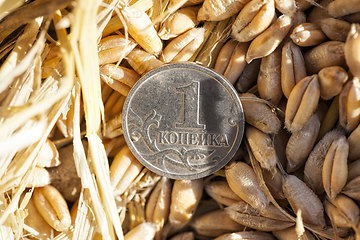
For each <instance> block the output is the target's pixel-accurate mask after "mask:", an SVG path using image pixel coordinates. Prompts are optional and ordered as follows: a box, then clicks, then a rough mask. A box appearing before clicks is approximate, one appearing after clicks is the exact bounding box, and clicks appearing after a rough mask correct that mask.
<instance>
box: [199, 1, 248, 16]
mask: <svg viewBox="0 0 360 240" xmlns="http://www.w3.org/2000/svg"><path fill="white" fill-rule="evenodd" d="M247 2H249V1H248V0H242V1H238V0H205V1H204V3H203V5H202V6H201V8H200V10H199V13H198V16H197V19H198V20H199V21H221V20H224V19H226V18H229V17H231V16H233V15H235V14H236V13H238V12H239V11H240V9H241V8H243V7H244V4H245V3H247Z"/></svg>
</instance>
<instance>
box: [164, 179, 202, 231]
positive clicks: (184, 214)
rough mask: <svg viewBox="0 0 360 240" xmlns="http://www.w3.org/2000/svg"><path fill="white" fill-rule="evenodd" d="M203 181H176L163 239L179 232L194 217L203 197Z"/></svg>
mask: <svg viewBox="0 0 360 240" xmlns="http://www.w3.org/2000/svg"><path fill="white" fill-rule="evenodd" d="M202 192H203V179H197V180H175V182H174V185H173V189H172V192H171V204H170V214H169V220H168V223H167V224H166V225H165V227H164V230H163V232H162V237H166V236H167V235H170V234H173V233H176V232H178V231H179V230H180V229H181V228H183V227H184V226H185V225H186V224H187V223H188V222H189V221H190V219H191V217H192V216H193V214H194V212H195V210H196V208H197V206H198V204H199V202H200V199H201V196H202Z"/></svg>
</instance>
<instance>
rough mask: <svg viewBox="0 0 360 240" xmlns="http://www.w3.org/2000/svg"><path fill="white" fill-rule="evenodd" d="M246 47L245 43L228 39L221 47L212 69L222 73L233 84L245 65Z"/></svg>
mask: <svg viewBox="0 0 360 240" xmlns="http://www.w3.org/2000/svg"><path fill="white" fill-rule="evenodd" d="M247 48H248V44H247V43H239V42H237V41H235V40H230V41H229V42H227V43H226V44H225V45H224V46H223V47H222V48H221V50H220V53H219V55H218V57H217V59H216V63H215V67H214V70H215V71H217V72H218V73H220V74H223V75H224V77H226V79H227V80H229V82H230V83H231V84H234V83H235V82H236V80H237V79H238V78H239V77H240V75H241V73H242V72H243V69H244V67H245V65H246V61H245V55H246V51H247Z"/></svg>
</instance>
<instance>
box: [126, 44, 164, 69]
mask: <svg viewBox="0 0 360 240" xmlns="http://www.w3.org/2000/svg"><path fill="white" fill-rule="evenodd" d="M126 59H127V61H128V63H129V64H130V66H131V67H132V68H133V69H134V70H135V71H136V72H137V73H138V74H140V75H143V74H145V73H147V72H149V71H150V70H153V69H155V68H158V67H160V66H162V65H163V64H164V63H163V62H162V61H160V60H158V59H157V58H156V57H155V56H154V55H151V54H149V53H147V52H145V51H143V50H140V49H137V48H135V49H134V50H132V51H131V52H130V53H129V54H128V55H127V58H126Z"/></svg>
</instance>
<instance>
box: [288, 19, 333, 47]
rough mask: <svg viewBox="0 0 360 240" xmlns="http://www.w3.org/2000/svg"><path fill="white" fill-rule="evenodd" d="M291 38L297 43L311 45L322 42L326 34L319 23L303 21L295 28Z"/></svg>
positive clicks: (305, 45) (304, 45) (303, 45)
mask: <svg viewBox="0 0 360 240" xmlns="http://www.w3.org/2000/svg"><path fill="white" fill-rule="evenodd" d="M290 38H291V39H292V40H293V42H294V43H295V44H296V45H299V46H302V47H309V46H315V45H318V44H320V43H322V42H323V41H324V40H325V39H326V36H325V35H324V33H323V32H322V31H321V28H320V26H319V25H317V24H315V23H302V24H300V25H298V26H296V27H295V28H294V30H293V31H292V33H291V35H290Z"/></svg>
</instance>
